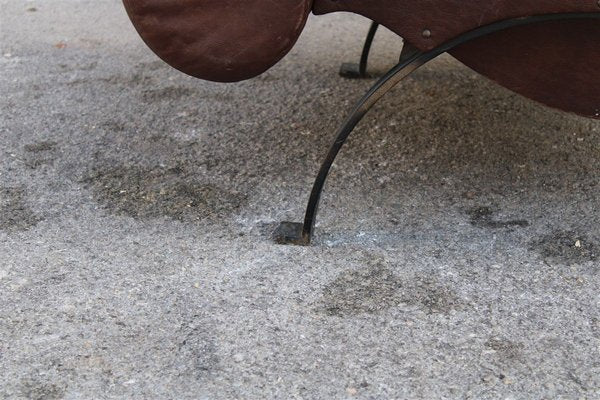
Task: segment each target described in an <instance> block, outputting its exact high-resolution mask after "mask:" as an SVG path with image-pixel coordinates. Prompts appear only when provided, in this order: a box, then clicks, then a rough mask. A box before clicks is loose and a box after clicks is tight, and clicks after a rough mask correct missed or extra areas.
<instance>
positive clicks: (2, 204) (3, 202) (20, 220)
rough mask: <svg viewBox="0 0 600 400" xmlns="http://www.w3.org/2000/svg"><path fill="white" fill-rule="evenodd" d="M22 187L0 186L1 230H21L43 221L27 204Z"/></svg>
mask: <svg viewBox="0 0 600 400" xmlns="http://www.w3.org/2000/svg"><path fill="white" fill-rule="evenodd" d="M25 199H26V196H25V191H24V190H23V189H22V188H2V187H0V230H3V231H8V232H21V231H26V230H28V229H30V228H33V227H34V226H36V225H37V224H38V222H40V221H41V218H39V217H38V216H36V215H35V213H34V212H33V210H31V208H29V206H28V205H27V203H26V201H25Z"/></svg>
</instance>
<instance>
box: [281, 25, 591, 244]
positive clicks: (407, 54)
mask: <svg viewBox="0 0 600 400" xmlns="http://www.w3.org/2000/svg"><path fill="white" fill-rule="evenodd" d="M590 18H594V19H600V13H574V14H547V15H538V16H531V17H527V18H515V19H510V20H505V21H500V22H496V23H493V24H490V25H486V26H483V27H481V28H478V29H475V30H472V31H469V32H467V33H465V34H463V35H461V36H459V37H457V38H455V39H453V40H450V41H449V42H447V43H445V44H443V45H441V46H439V47H436V48H434V49H433V50H430V51H428V52H418V51H415V49H414V48H412V47H406V49H405V51H403V55H402V57H401V60H402V61H401V62H400V63H398V65H396V66H395V67H394V68H392V69H391V70H390V71H389V72H388V73H387V74H385V75H384V76H383V77H382V78H381V79H379V81H378V82H377V83H376V84H375V85H374V86H373V87H372V88H371V89H370V90H369V91H368V92H367V94H366V95H365V96H364V97H363V98H362V99H361V100H360V101H359V102H358V103H357V104H356V106H355V107H354V109H353V111H352V113H351V114H350V115H349V116H348V117H347V118H346V120H345V121H344V123H343V124H342V126H341V128H340V129H339V130H338V132H337V135H336V139H335V141H334V142H333V145H332V146H331V148H330V149H329V153H327V157H326V158H325V160H324V161H323V164H322V165H321V169H320V170H319V173H318V175H317V178H316V180H315V183H314V185H313V188H312V192H311V193H310V198H309V200H308V207H307V208H306V214H305V216H304V223H297V222H282V223H281V224H280V225H279V227H278V228H277V230H276V231H275V240H276V241H277V243H281V244H298V245H309V244H310V241H311V239H312V235H313V230H314V226H315V220H316V216H317V211H318V208H319V200H320V199H321V192H322V191H323V186H324V185H325V181H326V179H327V175H328V174H329V170H330V168H331V166H332V165H333V162H334V161H335V158H336V156H337V155H338V153H339V151H340V149H341V148H342V146H343V145H344V143H345V142H346V139H348V136H349V135H350V133H352V131H353V130H354V128H355V127H356V125H357V124H358V123H359V122H360V121H361V119H362V118H363V117H364V116H365V114H366V113H367V112H368V111H369V110H370V109H371V107H373V105H375V103H377V101H378V100H379V99H380V98H381V97H383V95H385V94H386V93H387V92H388V91H389V90H390V89H392V88H393V87H394V86H396V85H397V84H398V83H399V82H400V81H402V79H404V78H405V77H407V76H408V75H410V73H412V72H413V71H414V70H416V69H417V68H419V67H421V66H422V65H423V64H425V63H427V62H429V61H431V60H432V59H434V58H436V57H437V56H439V55H440V54H442V53H445V52H447V51H449V50H451V49H453V48H455V47H457V46H460V45H461V44H463V43H466V42H469V41H471V40H474V39H477V38H480V37H482V36H485V35H488V34H490V33H494V32H498V31H501V30H504V29H508V28H512V27H516V26H523V25H528V24H532V23H537V22H544V21H556V20H563V19H590Z"/></svg>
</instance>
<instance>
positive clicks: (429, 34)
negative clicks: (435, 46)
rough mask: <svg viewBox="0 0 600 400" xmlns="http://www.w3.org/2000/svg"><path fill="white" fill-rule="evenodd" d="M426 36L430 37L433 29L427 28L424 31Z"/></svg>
mask: <svg viewBox="0 0 600 400" xmlns="http://www.w3.org/2000/svg"><path fill="white" fill-rule="evenodd" d="M422 35H423V37H424V38H430V37H431V31H430V30H429V29H425V30H424V31H423V33H422Z"/></svg>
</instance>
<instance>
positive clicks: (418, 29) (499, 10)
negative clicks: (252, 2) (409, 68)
mask: <svg viewBox="0 0 600 400" xmlns="http://www.w3.org/2000/svg"><path fill="white" fill-rule="evenodd" d="M313 9H314V12H315V13H316V14H323V13H328V12H334V11H351V12H354V13H358V14H361V15H364V16H366V17H368V18H370V19H373V20H374V21H377V22H379V23H381V24H382V25H385V26H386V27H387V28H389V29H390V30H392V31H394V32H396V33H397V34H398V35H400V36H402V37H403V38H404V39H405V40H407V41H408V42H409V43H411V44H412V45H413V46H415V47H416V48H418V49H419V50H422V51H427V50H431V49H433V48H434V47H436V46H439V45H441V44H443V43H444V42H446V41H448V40H450V39H452V38H454V37H456V36H458V35H460V34H461V33H464V32H467V31H470V30H473V29H475V28H478V27H480V26H484V25H489V24H491V23H494V22H498V21H502V20H506V19H510V18H518V17H524V16H532V15H541V14H554V13H589V12H594V13H598V12H600V5H599V3H598V1H597V0H494V1H481V0H419V1H409V0H377V1H364V0H315V3H314V5H313ZM426 30H427V31H428V34H427V35H424V34H423V33H424V32H425V31H426ZM599 40H600V21H599V20H573V21H559V22H546V23H541V24H534V25H529V26H522V27H518V28H511V29H509V30H505V31H501V32H497V33H494V34H491V35H489V36H485V37H483V38H480V39H478V40H475V41H472V42H469V43H466V44H464V45H462V46H461V47H459V48H457V49H455V50H453V51H451V52H450V53H451V54H452V55H454V56H455V57H456V58H457V59H459V60H460V61H462V62H463V63H465V64H466V65H467V66H469V67H471V68H473V69H474V70H475V71H477V72H479V73H481V74H483V75H485V76H487V77H488V78H490V79H492V80H494V81H495V82H497V83H499V84H501V85H502V86H505V87H507V88H509V89H511V90H513V91H515V92H517V93H519V94H522V95H524V96H526V97H528V98H531V99H533V100H536V101H538V102H541V103H544V104H546V105H548V106H551V107H555V108H558V109H561V110H564V111H569V112H574V113H577V114H580V115H584V116H587V117H592V118H600V45H599V44H598V41H599Z"/></svg>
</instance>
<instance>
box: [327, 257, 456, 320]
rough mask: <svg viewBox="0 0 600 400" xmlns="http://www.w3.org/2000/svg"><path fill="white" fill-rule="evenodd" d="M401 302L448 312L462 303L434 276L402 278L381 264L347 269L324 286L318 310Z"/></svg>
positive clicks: (338, 312)
mask: <svg viewBox="0 0 600 400" xmlns="http://www.w3.org/2000/svg"><path fill="white" fill-rule="evenodd" d="M400 305H412V306H418V307H419V308H421V309H422V310H424V311H425V312H427V313H429V314H435V313H448V312H450V311H451V310H452V309H454V308H457V307H458V306H459V305H460V301H459V299H458V297H457V296H456V295H455V293H454V292H453V291H452V290H451V289H450V288H447V287H444V286H442V285H440V284H439V283H437V282H436V281H435V279H433V278H429V277H427V278H422V277H412V278H409V279H406V280H404V279H400V278H399V277H398V276H397V275H395V274H394V272H393V271H391V270H390V269H388V268H386V267H384V266H382V265H374V266H368V267H365V268H362V269H359V270H351V271H346V272H344V273H342V274H340V275H339V276H338V277H337V278H336V279H335V280H334V281H333V282H331V283H329V284H328V285H327V286H326V287H325V288H324V289H323V296H322V299H321V300H320V304H319V306H318V307H317V311H319V312H324V313H325V314H327V315H331V316H349V315H356V314H362V313H368V314H374V313H378V312H381V311H383V310H386V309H389V308H391V307H396V306H400Z"/></svg>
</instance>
